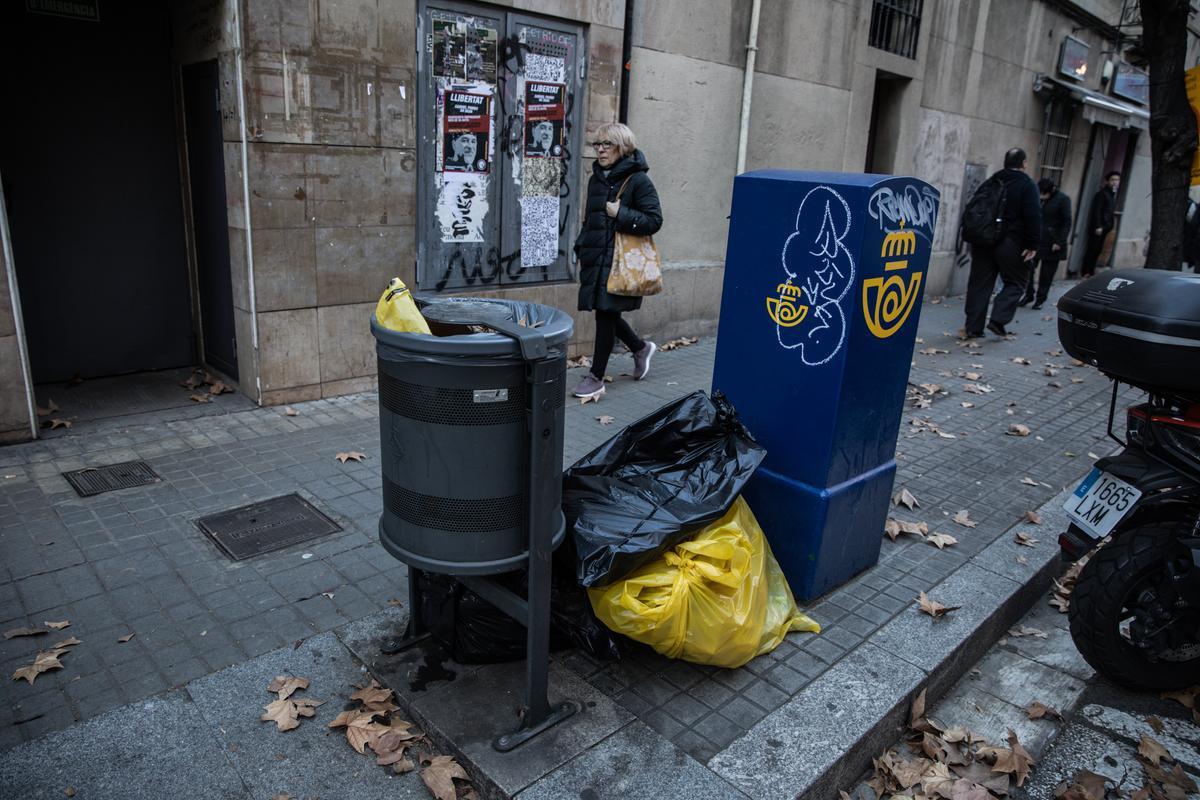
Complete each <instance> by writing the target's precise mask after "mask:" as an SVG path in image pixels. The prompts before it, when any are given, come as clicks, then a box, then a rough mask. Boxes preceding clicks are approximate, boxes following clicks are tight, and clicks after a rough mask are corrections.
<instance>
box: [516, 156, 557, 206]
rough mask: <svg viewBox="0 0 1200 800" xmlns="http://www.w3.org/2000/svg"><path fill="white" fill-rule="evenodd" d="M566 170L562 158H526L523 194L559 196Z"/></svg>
mask: <svg viewBox="0 0 1200 800" xmlns="http://www.w3.org/2000/svg"><path fill="white" fill-rule="evenodd" d="M564 171H565V167H564V166H563V162H562V160H561V159H557V158H530V159H526V160H525V161H524V162H523V170H522V173H521V196H522V197H554V198H557V197H558V189H559V186H561V185H562V179H563V173H564Z"/></svg>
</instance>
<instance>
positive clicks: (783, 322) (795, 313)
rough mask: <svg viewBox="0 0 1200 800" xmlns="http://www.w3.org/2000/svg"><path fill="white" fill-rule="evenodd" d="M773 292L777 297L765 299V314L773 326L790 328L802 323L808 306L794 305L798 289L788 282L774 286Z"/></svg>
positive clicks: (798, 293) (798, 292)
mask: <svg viewBox="0 0 1200 800" xmlns="http://www.w3.org/2000/svg"><path fill="white" fill-rule="evenodd" d="M775 291H776V292H777V293H778V294H779V297H768V298H767V314H768V315H769V316H770V317H771V319H772V320H773V321H774V322H775V324H776V325H779V326H781V327H784V328H792V327H795V326H796V325H799V324H800V323H801V322H803V321H804V318H805V317H807V316H808V306H806V305H803V304H797V303H796V299H797V298H799V297H800V287H799V286H794V285H793V284H792V282H791V280H788V281H787V282H786V283H781V284H779V285H778V286H776V287H775Z"/></svg>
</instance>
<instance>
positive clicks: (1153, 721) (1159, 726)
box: [1146, 715, 1163, 733]
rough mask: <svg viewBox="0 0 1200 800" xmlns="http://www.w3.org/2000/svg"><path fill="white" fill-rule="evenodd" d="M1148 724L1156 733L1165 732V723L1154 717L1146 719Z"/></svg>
mask: <svg viewBox="0 0 1200 800" xmlns="http://www.w3.org/2000/svg"><path fill="white" fill-rule="evenodd" d="M1146 724H1147V725H1149V726H1150V727H1151V728H1153V729H1154V732H1155V733H1162V732H1163V721H1162V720H1161V719H1159V718H1158V717H1156V716H1154V715H1151V716H1149V717H1146Z"/></svg>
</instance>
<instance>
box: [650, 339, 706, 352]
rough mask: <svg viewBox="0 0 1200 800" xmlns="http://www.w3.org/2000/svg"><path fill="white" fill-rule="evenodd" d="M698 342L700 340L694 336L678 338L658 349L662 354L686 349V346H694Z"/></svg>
mask: <svg viewBox="0 0 1200 800" xmlns="http://www.w3.org/2000/svg"><path fill="white" fill-rule="evenodd" d="M698 341H700V339H699V338H698V337H696V336H680V337H679V338H678V339H672V340H670V341H669V342H667V343H666V344H664V345H663V346H662V347H660V348H658V349H659V350H662V351H663V352H664V353H668V352H670V351H672V350H675V349H677V348H680V347H687V346H688V345H692V344H695V343H696V342H698Z"/></svg>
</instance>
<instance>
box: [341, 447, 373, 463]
mask: <svg viewBox="0 0 1200 800" xmlns="http://www.w3.org/2000/svg"><path fill="white" fill-rule="evenodd" d="M366 457H367V456H366V454H365V453H359V452H356V451H354V450H351V451H350V452H348V453H338V454H337V455H336V456H334V458H336V459H337V460H338V461H340V462H342V463H343V464H345V463H346V462H347V461H362V460H363V459H364V458H366Z"/></svg>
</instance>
